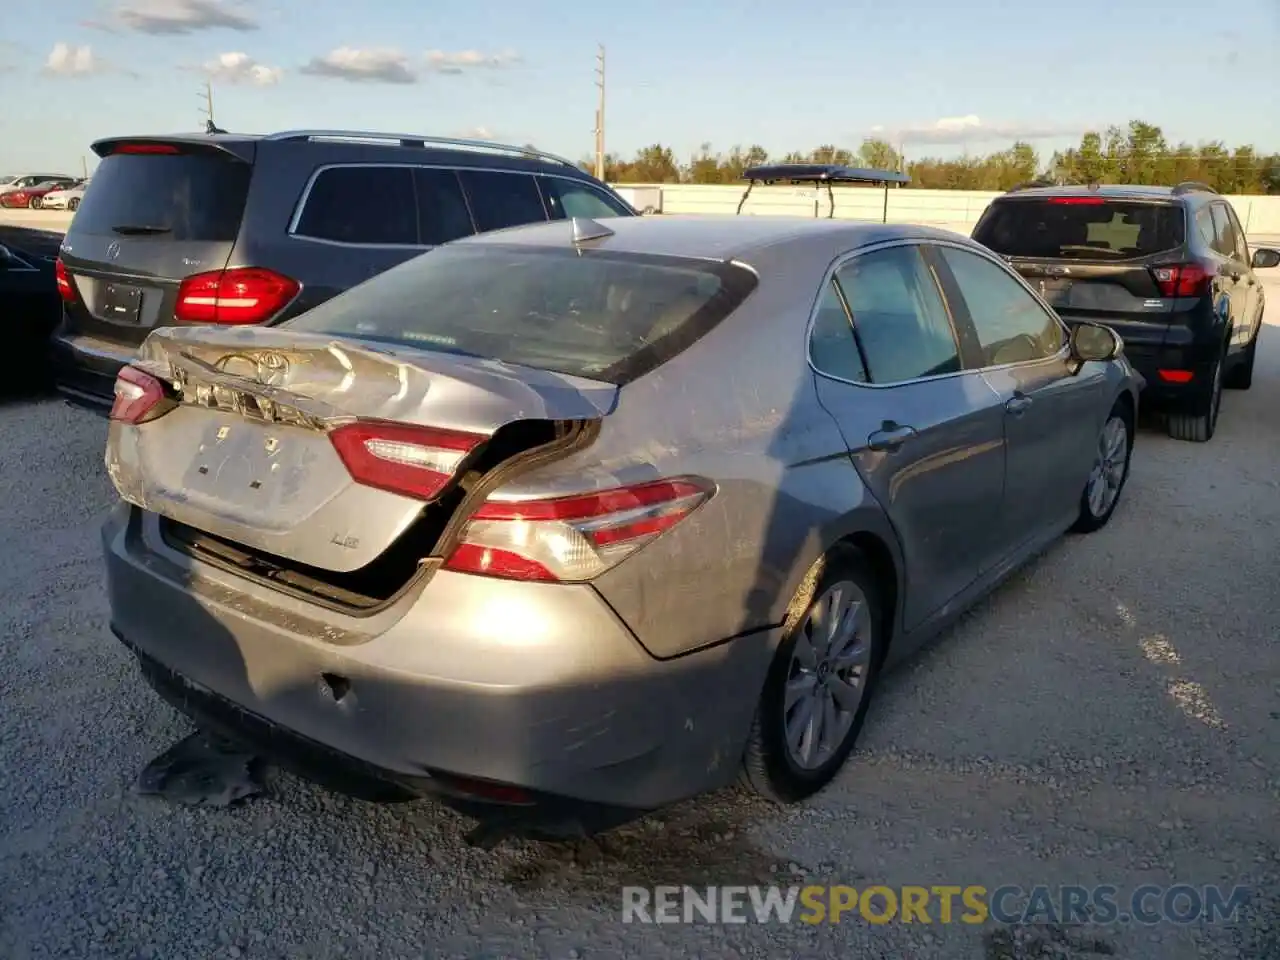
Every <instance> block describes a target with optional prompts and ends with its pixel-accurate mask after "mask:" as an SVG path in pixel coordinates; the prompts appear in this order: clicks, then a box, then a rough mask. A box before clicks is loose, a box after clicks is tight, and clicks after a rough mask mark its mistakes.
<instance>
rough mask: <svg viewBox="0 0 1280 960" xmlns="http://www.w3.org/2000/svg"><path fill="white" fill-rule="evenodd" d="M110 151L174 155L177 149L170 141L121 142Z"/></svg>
mask: <svg viewBox="0 0 1280 960" xmlns="http://www.w3.org/2000/svg"><path fill="white" fill-rule="evenodd" d="M111 152H112V153H139V154H150V155H153V156H165V157H171V156H175V155H176V154H177V153H178V152H179V150H178V148H177V147H175V146H174V145H173V144H171V143H121V144H117V145H116V146H115V147H113V148H112V150H111Z"/></svg>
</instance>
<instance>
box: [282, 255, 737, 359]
mask: <svg viewBox="0 0 1280 960" xmlns="http://www.w3.org/2000/svg"><path fill="white" fill-rule="evenodd" d="M755 286H756V277H755V274H754V273H752V272H751V271H749V270H747V269H745V268H743V267H739V266H734V265H732V264H717V263H708V262H706V261H702V260H689V259H685V258H681V257H665V256H664V257H658V256H641V255H636V254H618V253H610V252H606V251H577V250H571V249H569V250H565V249H559V248H536V247H535V248H531V247H527V246H513V245H503V244H463V245H460V246H445V247H441V248H439V249H438V250H436V251H434V252H433V253H431V254H429V255H427V256H423V257H417V258H415V259H413V260H410V261H408V262H407V263H403V264H401V265H400V266H397V267H395V268H393V269H391V270H388V271H387V272H385V273H383V274H380V275H378V276H376V277H374V278H372V279H370V280H368V281H366V282H365V283H362V284H361V285H359V286H357V287H353V288H351V289H350V290H348V291H346V292H345V293H342V294H339V295H338V296H336V297H334V298H333V299H331V300H328V301H326V302H325V303H323V304H321V305H320V306H318V307H316V308H315V309H313V310H309V311H307V312H306V313H303V314H301V315H299V316H298V317H296V318H294V319H293V320H291V321H289V322H288V323H286V324H285V326H289V327H295V328H297V329H299V330H306V331H310V332H317V333H326V334H333V335H336V336H345V337H351V338H354V339H360V340H372V341H377V342H382V343H391V344H397V345H402V346H408V347H418V348H422V349H427V350H435V351H441V352H445V353H461V354H465V355H468V356H475V357H484V358H488V359H495V360H502V361H505V362H507V363H514V364H520V365H522V366H527V367H536V368H538V369H542V370H550V371H554V372H557V373H564V374H569V375H571V376H582V377H590V378H594V379H598V380H606V381H609V382H612V383H618V384H622V383H626V382H628V381H630V380H634V379H635V378H636V377H639V376H642V375H643V374H644V373H647V372H648V371H649V370H652V369H654V368H655V367H657V366H659V365H660V364H662V363H665V362H666V361H667V360H669V359H670V358H671V357H673V356H675V355H676V354H678V353H680V352H681V351H682V350H684V349H686V348H687V347H689V346H690V345H691V344H692V343H694V341H696V340H697V339H698V338H699V337H701V336H703V335H704V334H705V333H706V332H707V331H708V330H710V329H711V328H712V327H714V326H715V325H716V324H717V323H719V322H720V321H721V320H723V319H724V318H725V317H726V316H728V315H729V314H730V313H731V312H732V311H733V310H735V309H736V308H737V307H738V305H739V304H741V303H742V301H743V300H744V299H745V298H746V297H747V296H748V295H750V293H751V291H752V290H754V289H755Z"/></svg>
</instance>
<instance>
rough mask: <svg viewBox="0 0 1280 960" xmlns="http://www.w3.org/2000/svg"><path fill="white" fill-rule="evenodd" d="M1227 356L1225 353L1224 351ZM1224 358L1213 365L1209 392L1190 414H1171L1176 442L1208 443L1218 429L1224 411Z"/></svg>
mask: <svg viewBox="0 0 1280 960" xmlns="http://www.w3.org/2000/svg"><path fill="white" fill-rule="evenodd" d="M1224 354H1225V351H1224ZM1224 362H1225V357H1224V356H1219V357H1218V359H1217V361H1216V362H1215V363H1214V365H1213V372H1212V379H1211V380H1210V381H1209V389H1208V391H1207V392H1206V393H1205V394H1203V395H1201V396H1200V397H1199V398H1197V399H1196V401H1195V406H1194V407H1193V408H1192V410H1191V412H1190V413H1182V412H1176V413H1170V414H1169V436H1171V437H1172V438H1173V439H1174V440H1187V441H1190V442H1191V443H1208V442H1209V441H1210V440H1212V439H1213V435H1214V433H1215V432H1216V431H1217V429H1218V415H1219V413H1221V411H1222V376H1223V372H1222V367H1223V363H1224Z"/></svg>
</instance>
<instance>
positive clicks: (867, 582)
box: [741, 548, 887, 804]
mask: <svg viewBox="0 0 1280 960" xmlns="http://www.w3.org/2000/svg"><path fill="white" fill-rule="evenodd" d="M886 623H887V620H886V617H885V610H884V601H883V592H882V591H881V589H880V587H879V585H878V581H877V580H876V577H875V576H874V574H873V573H872V569H871V566H870V565H869V564H868V563H867V560H866V558H865V557H864V556H863V555H862V554H861V553H860V552H858V551H856V550H854V549H852V548H849V549H840V550H837V551H834V552H832V553H831V554H829V555H828V556H827V558H826V559H825V560H824V561H823V562H822V563H821V564H820V565H819V566H817V567H816V568H815V570H814V571H812V572H811V573H810V575H809V576H807V577H806V578H805V582H804V583H803V584H801V587H800V590H799V592H798V594H797V596H796V598H795V599H794V600H793V601H792V608H791V615H790V616H789V617H788V628H787V632H786V635H785V637H784V638H783V641H782V643H780V644H779V645H778V650H777V652H776V653H775V655H774V659H773V664H772V665H771V666H770V668H769V675H768V677H767V679H766V680H765V684H764V690H763V691H762V693H761V695H760V702H759V704H758V705H757V707H756V714H755V719H754V720H753V721H752V724H751V732H750V735H749V737H748V740H747V747H746V750H745V752H744V754H743V758H742V776H741V779H742V781H743V782H744V783H745V784H746V785H747V786H749V787H751V788H752V789H753V790H755V791H756V792H757V793H759V794H760V795H761V796H763V797H765V798H766V799H769V800H772V801H774V802H775V803H781V804H788V803H797V802H799V801H801V800H804V799H806V798H808V797H810V796H812V795H813V794H815V793H817V792H818V791H819V790H821V789H822V788H823V787H825V786H826V785H827V784H828V783H830V782H831V780H832V778H833V777H835V775H836V774H837V773H838V772H839V770H840V768H841V767H842V766H843V765H844V762H845V760H846V759H847V758H848V756H849V753H850V752H851V751H852V750H853V747H854V744H855V743H856V742H857V739H858V735H859V733H861V731H862V724H863V722H864V720H865V719H866V715H867V709H868V708H869V707H870V706H871V696H872V693H873V691H874V689H875V682H876V678H877V675H878V673H879V667H880V661H881V654H882V651H883V649H884V643H885V640H886V639H887V637H886V633H885V628H884V625H885V624H886ZM828 627H830V628H831V629H830V631H829V630H828Z"/></svg>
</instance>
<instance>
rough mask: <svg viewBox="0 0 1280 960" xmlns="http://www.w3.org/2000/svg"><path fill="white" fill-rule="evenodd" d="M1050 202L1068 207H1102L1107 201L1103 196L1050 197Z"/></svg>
mask: <svg viewBox="0 0 1280 960" xmlns="http://www.w3.org/2000/svg"><path fill="white" fill-rule="evenodd" d="M1049 202H1050V203H1056V204H1058V205H1059V206H1066V207H1100V206H1102V205H1103V204H1104V203H1105V202H1106V201H1105V200H1103V199H1102V198H1101V197H1050V198H1049Z"/></svg>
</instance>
